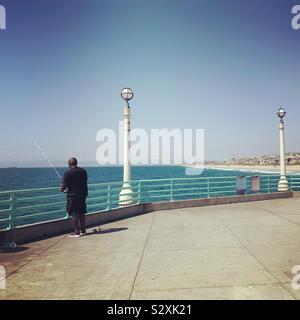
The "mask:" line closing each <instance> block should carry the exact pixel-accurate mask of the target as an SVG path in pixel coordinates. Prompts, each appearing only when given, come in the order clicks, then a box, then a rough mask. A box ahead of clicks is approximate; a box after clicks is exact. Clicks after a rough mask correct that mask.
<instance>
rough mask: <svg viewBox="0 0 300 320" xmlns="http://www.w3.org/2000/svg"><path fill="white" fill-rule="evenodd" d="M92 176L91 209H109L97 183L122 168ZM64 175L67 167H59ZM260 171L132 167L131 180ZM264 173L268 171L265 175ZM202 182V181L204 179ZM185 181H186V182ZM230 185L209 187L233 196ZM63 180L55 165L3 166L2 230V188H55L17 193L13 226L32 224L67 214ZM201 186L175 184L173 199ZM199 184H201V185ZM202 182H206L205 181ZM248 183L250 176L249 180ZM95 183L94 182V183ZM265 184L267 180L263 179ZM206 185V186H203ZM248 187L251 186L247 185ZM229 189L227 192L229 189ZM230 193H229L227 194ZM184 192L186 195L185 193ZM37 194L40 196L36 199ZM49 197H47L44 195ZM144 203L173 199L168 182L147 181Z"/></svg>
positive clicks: (5, 210)
mask: <svg viewBox="0 0 300 320" xmlns="http://www.w3.org/2000/svg"><path fill="white" fill-rule="evenodd" d="M85 169H86V170H87V173H88V177H89V184H90V187H89V197H88V200H87V207H88V212H99V211H104V210H106V209H107V200H106V198H104V199H103V196H107V186H104V187H103V186H102V187H101V186H99V185H97V184H98V183H108V182H121V181H122V178H123V168H122V167H117V166H114V167H104V166H103V167H87V168H85ZM57 170H58V172H59V173H60V174H61V175H63V173H64V172H65V171H66V170H67V168H57ZM259 174H260V173H258V172H257V173H255V172H246V171H230V170H217V169H208V168H207V169H204V170H203V171H202V172H199V171H198V170H195V169H194V168H188V167H184V166H133V167H132V180H153V179H170V178H197V177H225V176H228V177H229V176H230V177H236V176H241V175H244V176H245V175H247V176H253V175H259ZM264 175H265V174H264ZM201 181H202V180H201ZM185 182H186V181H185ZM228 182H229V184H231V187H230V191H228V189H225V188H226V179H225V180H224V179H222V178H221V179H217V180H214V182H213V183H212V185H211V186H210V188H211V190H212V191H215V192H217V194H215V195H213V196H217V195H219V196H221V195H234V194H236V190H235V178H233V179H232V178H230V179H228V180H227V187H228ZM60 183H61V179H60V178H58V176H57V175H56V173H55V171H54V170H53V169H52V168H1V169H0V229H3V228H7V227H8V225H9V220H8V219H9V216H10V212H12V211H11V209H10V208H11V205H10V202H9V203H8V202H7V201H8V200H9V197H10V193H8V194H7V193H2V194H1V191H13V190H24V189H37V188H48V187H56V188H54V189H51V190H48V189H47V190H38V191H34V190H30V191H26V192H15V193H14V195H15V202H14V204H15V205H14V214H13V217H14V222H13V224H14V226H21V225H25V224H30V223H36V222H42V221H49V220H53V219H61V218H64V217H66V210H65V194H63V193H61V192H59V189H58V187H59V186H60ZM197 183H198V187H199V188H201V182H199V180H198V182H196V183H195V182H193V183H191V185H184V183H183V186H182V187H181V186H178V185H177V186H176V184H174V186H173V193H174V200H176V199H178V200H179V199H193V198H199V197H201V198H202V197H206V196H207V193H206V192H205V191H204V192H203V191H202V190H200V189H197V190H198V191H197V190H196V191H195V189H193V190H191V188H190V187H191V186H192V187H195V188H198V187H196V186H195V185H196V184H197ZM199 183H200V185H199ZM202 183H203V182H202ZM248 183H249V179H248ZM93 184H94V185H93ZM264 184H265V182H264ZM117 185H118V187H114V188H117V189H114V188H113V189H112V191H111V198H112V199H113V200H112V204H111V208H116V207H118V206H119V202H118V201H119V200H118V199H119V192H120V190H121V189H120V188H121V185H122V184H117ZM202 187H203V185H202ZM118 188H119V189H118ZM136 188H137V184H135V186H134V183H133V189H134V190H135V192H137V189H136ZM247 189H248V186H247ZM226 190H227V191H226ZM228 192H229V193H228ZM182 193H183V194H182ZM37 196H41V197H40V198H39V199H37V198H36V197H37ZM45 196H46V198H45ZM140 200H141V201H142V202H157V201H169V200H170V186H169V182H165V181H160V182H157V183H156V184H155V185H153V182H149V181H145V182H143V186H142V189H141V199H140Z"/></svg>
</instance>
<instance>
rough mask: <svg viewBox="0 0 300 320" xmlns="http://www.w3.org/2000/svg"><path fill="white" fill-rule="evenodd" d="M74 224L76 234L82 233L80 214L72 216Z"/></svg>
mask: <svg viewBox="0 0 300 320" xmlns="http://www.w3.org/2000/svg"><path fill="white" fill-rule="evenodd" d="M72 225H73V228H74V233H75V234H80V230H79V219H78V215H77V214H76V215H74V216H72Z"/></svg>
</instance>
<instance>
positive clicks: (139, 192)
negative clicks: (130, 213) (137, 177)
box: [137, 181, 142, 204]
mask: <svg viewBox="0 0 300 320" xmlns="http://www.w3.org/2000/svg"><path fill="white" fill-rule="evenodd" d="M137 200H138V201H137V203H138V204H141V202H142V182H141V181H139V183H138V199H137Z"/></svg>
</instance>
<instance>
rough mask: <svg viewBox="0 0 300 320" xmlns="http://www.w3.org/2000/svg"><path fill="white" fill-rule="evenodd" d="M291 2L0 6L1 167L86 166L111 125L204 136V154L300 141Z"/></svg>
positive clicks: (175, 0) (57, 0)
mask: <svg viewBox="0 0 300 320" xmlns="http://www.w3.org/2000/svg"><path fill="white" fill-rule="evenodd" d="M297 2H298V4H300V0H298V1H289V0H264V1H261V0H259V1H258V0H254V1H248V0H197V1H196V0H151V1H150V0H82V1H80V0H26V1H25V0H0V5H3V6H4V7H5V9H6V23H7V29H6V30H0V111H1V113H0V166H2V167H5V166H47V165H48V164H47V163H46V161H45V159H44V158H43V157H42V155H41V153H40V152H39V151H38V150H37V148H36V146H35V145H34V143H33V141H37V142H38V143H39V145H40V146H41V147H42V149H43V150H44V152H45V153H46V154H47V156H48V158H49V159H51V160H52V161H53V163H54V165H57V166H60V165H62V164H65V162H66V159H68V158H69V157H70V156H76V157H77V158H78V159H79V160H80V161H81V163H85V164H88V163H94V162H95V157H96V151H97V148H98V147H99V142H97V141H96V134H97V132H98V130H100V129H102V128H112V129H114V130H117V128H118V125H119V121H120V120H122V113H123V107H124V101H122V99H121V97H120V91H121V89H122V88H123V87H127V86H129V87H131V88H132V89H133V91H134V93H135V96H134V99H133V100H132V101H131V112H132V127H133V128H143V129H146V130H150V129H153V128H155V129H159V128H168V129H173V128H180V129H197V128H198V129H204V131H205V159H206V160H220V159H227V158H231V157H243V156H251V155H262V154H277V153H278V152H279V151H278V148H279V133H278V118H277V116H276V111H277V109H278V108H279V107H280V106H281V105H282V106H284V107H285V108H286V110H287V115H286V121H285V122H286V151H300V145H299V133H298V131H299V119H300V108H299V103H298V102H299V97H300V90H299V53H300V30H298V31H297V30H294V29H293V28H292V27H291V20H292V18H293V15H292V13H291V10H292V7H293V6H294V5H295V4H297Z"/></svg>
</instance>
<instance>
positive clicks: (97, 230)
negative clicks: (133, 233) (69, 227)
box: [85, 227, 128, 236]
mask: <svg viewBox="0 0 300 320" xmlns="http://www.w3.org/2000/svg"><path fill="white" fill-rule="evenodd" d="M125 230H128V228H126V227H123V228H108V229H101V228H100V227H99V228H97V229H96V228H94V229H93V231H92V232H87V234H86V235H85V236H91V235H93V234H106V233H114V232H120V231H125Z"/></svg>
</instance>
